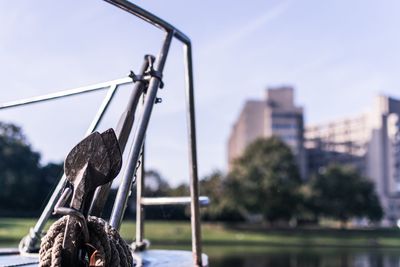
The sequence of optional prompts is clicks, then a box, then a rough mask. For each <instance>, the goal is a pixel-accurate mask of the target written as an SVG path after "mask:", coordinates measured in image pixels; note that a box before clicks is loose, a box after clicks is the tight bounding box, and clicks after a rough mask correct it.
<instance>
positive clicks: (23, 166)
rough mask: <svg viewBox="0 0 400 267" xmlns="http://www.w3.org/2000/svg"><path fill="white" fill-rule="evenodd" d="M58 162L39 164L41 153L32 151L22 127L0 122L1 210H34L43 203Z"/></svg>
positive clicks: (59, 167) (60, 167) (58, 165)
mask: <svg viewBox="0 0 400 267" xmlns="http://www.w3.org/2000/svg"><path fill="white" fill-rule="evenodd" d="M61 170H62V166H61V165H60V164H53V163H51V164H48V165H47V166H45V167H41V166H40V154H39V153H37V152H35V151H33V150H32V148H31V146H30V145H29V143H28V142H27V140H26V138H25V136H24V134H23V133H22V130H21V129H20V128H19V127H17V126H15V125H13V124H7V123H1V122H0V188H1V190H0V211H1V212H2V213H7V212H5V211H8V212H12V213H15V212H27V213H29V212H35V211H38V210H39V209H40V207H41V205H42V204H43V201H44V199H45V197H46V196H47V195H48V192H49V191H50V189H51V187H52V186H53V184H54V182H55V179H56V178H58V176H54V174H57V175H59V174H60V172H61Z"/></svg>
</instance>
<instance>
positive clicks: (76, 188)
mask: <svg viewBox="0 0 400 267" xmlns="http://www.w3.org/2000/svg"><path fill="white" fill-rule="evenodd" d="M121 166H122V155H121V151H120V148H119V144H118V140H117V137H116V135H115V132H114V130H113V129H109V130H107V131H105V132H103V133H101V134H100V133H98V132H94V133H92V134H91V135H89V136H87V137H86V138H85V139H83V140H82V141H81V142H80V143H79V144H77V145H76V146H75V147H74V148H73V149H72V150H71V152H70V153H69V154H68V156H67V157H66V159H65V162H64V171H65V174H66V177H67V180H68V185H67V187H66V188H65V190H64V191H63V194H62V196H61V198H60V200H59V201H58V203H57V204H56V206H55V209H54V213H55V214H59V215H67V216H68V219H67V224H66V227H65V232H64V239H63V244H62V262H61V265H62V266H87V260H86V258H87V257H89V258H90V255H88V249H87V248H88V246H89V247H90V244H88V243H89V231H88V227H87V219H88V213H89V208H90V204H91V202H92V198H93V195H94V192H95V190H96V188H97V187H98V186H101V185H104V184H106V183H109V182H111V181H112V180H113V179H114V178H115V177H116V176H117V175H118V173H119V171H120V170H121ZM71 194H72V198H71V201H70V203H69V205H68V207H64V205H65V204H66V203H67V201H68V199H69V198H70V196H71ZM77 230H80V231H81V232H82V237H83V238H82V239H81V240H76V239H75V238H73V237H72V236H73V234H72V233H74V232H75V231H77ZM92 252H93V251H92Z"/></svg>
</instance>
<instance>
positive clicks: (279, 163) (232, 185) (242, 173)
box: [227, 137, 301, 223]
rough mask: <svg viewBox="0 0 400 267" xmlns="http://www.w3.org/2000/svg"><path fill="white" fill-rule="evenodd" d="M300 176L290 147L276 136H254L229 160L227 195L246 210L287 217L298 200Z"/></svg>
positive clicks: (267, 216) (271, 217)
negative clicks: (230, 161) (231, 162)
mask: <svg viewBox="0 0 400 267" xmlns="http://www.w3.org/2000/svg"><path fill="white" fill-rule="evenodd" d="M300 184H301V179H300V175H299V171H298V167H297V165H296V163H295V159H294V156H293V154H292V152H291V150H290V148H289V147H288V146H287V145H286V144H285V143H283V142H282V141H281V140H280V139H279V138H277V137H271V138H268V139H257V140H256V141H254V142H253V143H251V144H250V145H249V146H248V147H247V148H246V149H245V151H244V153H243V155H242V156H241V157H239V158H238V159H237V160H236V161H235V162H234V164H233V169H232V171H231V173H230V174H229V175H228V178H227V186H228V188H229V192H228V198H230V199H231V200H232V201H234V203H235V205H236V206H237V208H238V209H240V210H242V211H243V212H244V213H247V214H257V213H262V215H263V217H264V218H265V219H266V220H268V221H270V222H272V223H273V222H275V221H278V220H280V221H289V220H290V219H291V218H293V217H294V216H295V213H296V211H297V207H298V205H299V202H300V200H301V198H300V195H299V191H298V190H299V186H300Z"/></svg>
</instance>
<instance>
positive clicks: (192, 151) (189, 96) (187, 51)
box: [104, 0, 202, 266]
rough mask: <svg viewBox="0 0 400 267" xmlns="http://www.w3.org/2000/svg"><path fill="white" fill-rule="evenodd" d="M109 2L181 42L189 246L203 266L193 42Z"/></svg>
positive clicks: (125, 4) (121, 2)
mask: <svg viewBox="0 0 400 267" xmlns="http://www.w3.org/2000/svg"><path fill="white" fill-rule="evenodd" d="M104 1H106V2H108V3H111V4H113V5H115V6H117V7H119V8H121V9H123V10H125V11H127V12H129V13H131V14H133V15H135V16H137V17H139V18H141V19H143V20H145V21H147V22H148V23H150V24H152V25H154V26H156V27H158V28H161V29H163V30H165V31H166V32H173V35H174V37H176V38H177V39H178V40H180V41H181V42H182V43H184V56H185V80H186V104H187V123H188V134H189V157H190V158H189V165H190V192H191V198H192V205H191V222H192V236H193V240H192V242H193V243H192V250H193V257H194V261H195V264H196V265H197V266H202V262H201V261H202V252H201V229H200V214H199V213H200V212H199V198H198V195H199V188H198V171H197V154H196V153H197V147H196V122H195V108H194V86H193V62H192V45H191V42H190V39H189V37H187V36H186V35H185V34H184V33H182V32H181V31H179V30H178V29H177V28H175V27H174V26H172V25H171V24H169V23H168V22H166V21H164V20H162V19H161V18H159V17H157V16H155V15H153V14H152V13H150V12H148V11H146V10H144V9H142V8H140V7H138V6H137V5H135V4H133V3H131V2H129V1H127V0H104Z"/></svg>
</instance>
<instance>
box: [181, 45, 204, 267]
mask: <svg viewBox="0 0 400 267" xmlns="http://www.w3.org/2000/svg"><path fill="white" fill-rule="evenodd" d="M184 55H185V81H186V109H187V113H186V115H187V116H186V118H187V124H188V136H189V140H188V141H189V172H190V197H191V200H192V201H191V206H190V211H191V222H192V251H193V259H194V264H195V265H196V266H202V252H201V227H200V208H199V178H198V173H197V147H196V121H195V106H194V88H193V87H194V86H193V60H192V46H191V44H190V42H189V43H188V44H186V45H185V46H184Z"/></svg>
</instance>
